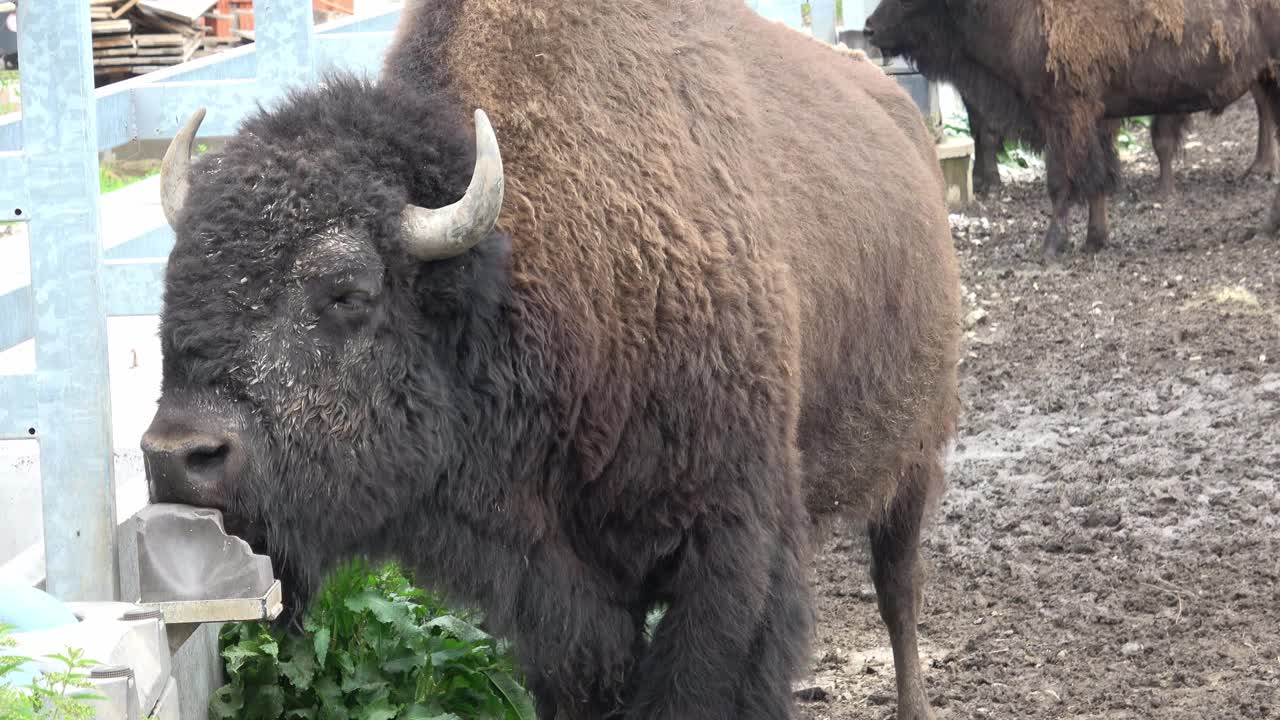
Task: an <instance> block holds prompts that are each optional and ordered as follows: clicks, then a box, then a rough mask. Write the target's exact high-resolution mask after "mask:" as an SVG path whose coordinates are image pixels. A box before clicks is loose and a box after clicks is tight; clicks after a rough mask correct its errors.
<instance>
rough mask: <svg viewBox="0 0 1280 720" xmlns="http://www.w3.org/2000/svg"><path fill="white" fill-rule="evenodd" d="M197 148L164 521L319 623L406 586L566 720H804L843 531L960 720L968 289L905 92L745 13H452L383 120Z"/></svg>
mask: <svg viewBox="0 0 1280 720" xmlns="http://www.w3.org/2000/svg"><path fill="white" fill-rule="evenodd" d="M473 108H482V109H483V110H484V111H485V112H484V113H477V114H476V115H475V118H474V127H475V134H474V136H473V135H472V133H471V132H470V128H471V127H472V125H473V118H472V109H473ZM486 118H492V121H493V123H494V127H493V128H491V127H490V125H489V123H488V120H487V119H486ZM198 121H199V117H198V116H197V117H196V118H193V122H192V123H190V124H189V125H188V127H187V128H186V129H185V130H184V132H183V133H182V134H181V135H180V136H179V137H178V138H176V139H175V142H174V143H173V145H172V147H171V149H170V153H169V156H168V157H167V158H166V162H165V166H164V173H163V174H164V177H163V186H164V188H165V196H164V199H165V207H166V211H167V212H168V214H169V216H170V217H171V218H173V222H174V223H175V230H176V234H177V243H176V245H175V246H174V249H173V252H172V254H171V256H170V258H169V265H168V271H167V272H168V274H167V278H166V290H165V299H164V311H163V317H162V321H161V330H160V335H161V343H162V349H163V353H164V378H163V394H162V397H161V400H160V403H159V407H158V409H157V412H156V416H155V419H154V421H153V423H152V425H151V427H150V428H149V429H148V431H147V433H146V435H145V437H144V438H143V441H142V446H143V448H144V450H145V453H146V459H147V466H148V474H149V479H150V483H151V488H152V497H153V499H154V500H156V501H170V502H181V503H190V504H195V505H201V506H213V507H217V508H220V509H221V510H222V511H223V512H224V514H225V517H226V520H227V524H228V527H229V528H230V529H232V530H233V531H234V532H238V533H240V534H243V535H244V536H246V537H248V538H250V539H251V540H252V542H254V543H255V545H256V546H258V547H261V548H264V549H265V550H266V551H267V552H269V553H270V554H271V556H272V557H273V559H274V561H275V564H276V568H277V570H278V572H279V573H280V574H281V576H282V577H283V578H284V579H285V580H286V582H287V583H288V587H289V592H290V594H291V595H292V597H293V598H294V602H295V604H299V603H301V602H302V601H303V600H305V598H306V595H307V593H308V592H310V591H312V590H313V589H314V588H315V586H316V584H317V583H318V582H319V580H320V579H321V578H322V576H323V575H324V573H325V572H326V571H327V570H328V569H329V568H330V567H332V565H333V564H334V563H335V562H337V561H339V560H340V559H342V558H344V557H346V556H349V555H352V554H356V553H365V554H371V555H379V556H392V557H397V558H400V559H402V560H403V561H404V562H406V563H407V564H408V565H411V566H412V567H414V568H415V569H416V570H417V571H418V577H419V578H421V579H423V580H424V581H428V582H430V583H432V584H433V585H435V586H436V589H438V590H440V591H442V592H444V593H445V594H446V596H447V597H450V598H452V599H453V600H454V601H455V602H461V603H466V604H468V605H472V606H478V607H479V608H480V609H482V610H483V611H484V612H485V614H486V617H487V621H488V623H489V624H490V625H491V626H492V629H493V630H494V631H495V632H497V633H499V634H502V635H506V636H508V637H510V638H512V639H513V640H514V641H515V646H516V652H517V654H518V656H519V658H520V660H521V662H522V665H523V668H524V671H525V672H526V674H527V678H528V682H529V685H530V688H531V689H532V691H533V692H534V694H535V695H536V697H537V700H538V707H539V713H540V715H541V716H542V717H543V718H560V719H562V720H573V719H577V718H583V719H590V720H597V719H598V718H605V717H617V718H627V719H635V720H639V719H640V718H644V719H645V720H664V719H666V720H676V719H679V720H692V719H694V718H697V719H699V720H755V719H765V718H768V719H770V720H780V719H783V718H788V717H790V714H791V705H792V700H791V682H792V681H793V679H794V678H795V677H796V676H797V675H798V674H799V673H801V672H802V671H804V669H805V667H806V664H807V662H808V642H809V633H810V625H811V615H812V609H811V605H812V602H811V597H810V590H809V584H808V577H807V574H808V570H807V566H808V562H809V558H810V555H811V552H812V547H811V541H810V537H809V531H810V522H811V520H813V519H818V518H823V517H827V516H831V515H834V514H837V513H843V514H847V515H849V516H852V517H854V518H860V519H862V520H864V521H866V522H867V523H868V527H869V531H868V532H869V537H870V544H871V550H872V555H873V558H874V567H873V569H872V577H873V579H874V582H875V586H876V589H877V595H878V598H879V604H880V612H881V614H882V616H883V618H884V620H885V623H886V624H887V626H888V629H889V635H890V639H891V641H892V645H893V651H894V657H895V666H896V671H897V681H898V691H899V709H898V714H899V717H900V718H904V719H907V718H912V719H915V718H926V717H929V715H930V713H929V708H928V702H927V700H926V698H925V692H924V685H923V681H922V679H921V670H920V666H919V659H918V656H917V650H916V617H917V604H918V594H919V592H920V589H921V586H920V581H919V580H918V578H917V555H918V551H919V545H920V533H921V526H922V524H923V523H924V522H925V520H926V517H927V514H928V511H929V509H930V507H931V506H932V504H933V503H934V502H935V501H936V499H937V497H938V494H939V491H940V489H941V487H942V485H943V476H942V464H941V454H942V452H943V450H944V447H945V446H946V444H947V443H948V442H949V439H950V438H951V437H952V435H953V433H954V429H955V418H956V414H957V406H958V399H957V389H956V364H957V355H958V334H959V282H958V276H957V268H956V261H955V257H954V253H953V250H952V243H951V236H950V232H949V228H948V224H947V215H946V211H945V208H944V204H943V195H944V193H943V186H942V176H941V170H940V167H939V164H938V160H937V157H936V153H935V150H934V145H933V142H932V140H931V138H930V136H929V133H928V131H927V129H926V127H925V124H924V122H923V121H922V118H921V116H920V113H919V111H918V110H917V108H916V107H915V105H914V103H913V102H912V101H911V100H910V98H909V97H908V96H907V95H906V94H905V93H904V92H903V91H902V90H901V89H899V88H898V86H897V85H896V83H894V81H893V80H892V79H890V78H888V77H887V76H885V75H884V74H883V73H882V72H881V71H880V70H879V69H878V68H876V67H875V66H874V65H872V64H871V63H868V62H865V61H860V60H857V59H856V58H854V57H851V56H849V55H844V54H840V53H837V52H835V51H833V50H832V49H831V48H829V47H825V46H823V45H821V44H819V43H817V42H814V41H813V40H810V39H806V38H804V37H803V36H801V35H799V34H797V33H796V32H794V31H792V30H789V29H786V28H784V27H781V26H779V25H775V24H772V23H769V22H766V21H764V20H762V19H760V18H759V17H757V16H756V15H754V14H753V13H752V12H751V11H749V10H748V9H747V8H746V7H745V5H744V4H743V3H742V2H740V0H701V1H699V2H684V3H680V4H679V7H678V9H675V8H674V6H672V5H671V4H670V3H667V2H663V1H660V0H582V1H580V2H576V3H572V4H568V3H562V2H561V0H526V1H524V2H510V1H509V0H466V1H465V2H464V1H463V0H438V1H437V2H431V3H417V4H413V5H410V6H409V8H408V9H407V10H406V12H405V16H404V19H403V20H402V24H401V27H400V29H399V32H398V35H397V38H396V40H395V42H394V45H393V47H392V49H391V51H390V54H389V56H388V60H387V63H386V66H385V68H384V72H383V75H382V77H381V78H380V80H379V81H378V82H377V83H376V84H373V83H368V82H363V81H358V80H354V79H349V78H344V77H341V76H339V77H332V78H329V79H327V80H326V81H325V82H324V83H322V84H321V86H320V87H317V88H313V89H308V90H299V91H296V92H295V93H294V94H293V95H291V96H290V97H288V98H287V99H286V100H285V101H283V102H282V103H281V104H280V105H279V106H278V107H276V108H274V109H271V110H266V111H262V112H260V113H258V114H256V115H254V116H253V117H251V118H249V119H248V120H246V121H245V122H244V123H243V125H242V126H241V129H240V131H239V134H238V135H236V136H235V137H234V138H232V139H230V140H229V141H228V142H227V144H226V146H225V148H224V149H222V150H221V151H219V152H216V153H212V154H209V155H207V156H204V157H201V158H200V159H199V160H198V161H195V162H194V163H192V162H191V161H190V159H189V153H190V149H191V143H192V138H193V136H194V133H195V126H196V124H198ZM495 129H496V130H495ZM887 187H888V188H893V192H885V190H884V188H887ZM657 603H666V604H668V610H667V611H666V615H665V618H664V620H663V621H662V623H661V625H660V626H659V627H658V629H657V632H656V634H655V636H654V638H653V639H652V641H651V642H649V641H647V640H646V639H645V636H644V633H643V627H644V621H645V615H646V611H648V610H649V609H650V608H651V607H653V606H654V605H655V604H657Z"/></svg>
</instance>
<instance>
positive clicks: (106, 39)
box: [93, 35, 133, 50]
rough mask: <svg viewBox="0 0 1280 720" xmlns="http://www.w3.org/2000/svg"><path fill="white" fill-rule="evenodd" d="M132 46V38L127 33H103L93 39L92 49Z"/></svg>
mask: <svg viewBox="0 0 1280 720" xmlns="http://www.w3.org/2000/svg"><path fill="white" fill-rule="evenodd" d="M121 47H130V48H131V47H133V38H132V37H130V36H128V35H104V36H102V37H96V38H94V39H93V49H94V50H99V49H102V48H121Z"/></svg>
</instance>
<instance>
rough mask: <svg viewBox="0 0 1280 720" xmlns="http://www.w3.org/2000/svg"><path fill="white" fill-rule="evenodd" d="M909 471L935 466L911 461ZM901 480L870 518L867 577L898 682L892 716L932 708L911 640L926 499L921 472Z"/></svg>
mask: <svg viewBox="0 0 1280 720" xmlns="http://www.w3.org/2000/svg"><path fill="white" fill-rule="evenodd" d="M912 472H913V473H917V474H924V473H929V472H941V469H940V468H936V467H935V468H927V467H920V466H917V467H916V468H913V470H912ZM911 480H912V482H909V483H906V484H904V485H903V490H902V492H901V493H900V494H899V496H898V497H897V498H895V499H894V502H893V504H892V505H891V506H890V508H889V511H888V513H886V515H885V516H884V518H882V519H881V520H880V521H879V522H875V523H872V524H871V525H870V527H869V528H868V530H867V532H868V535H869V536H870V539H871V579H872V580H873V581H874V582H875V586H876V600H877V602H878V604H879V607H880V617H881V618H883V619H884V623H885V625H886V626H888V628H889V640H890V642H891V643H892V645H893V668H894V672H895V674H896V676H897V684H898V720H931V719H932V718H933V711H932V710H930V709H929V700H928V697H927V696H926V694H925V690H924V679H923V677H922V676H921V671H920V652H919V648H918V646H917V638H916V623H917V622H918V620H919V617H918V615H919V612H920V606H921V604H922V603H921V601H920V598H921V597H922V585H923V583H922V580H921V573H920V566H919V559H920V531H921V528H922V526H923V524H924V513H925V508H926V506H927V504H928V497H927V488H929V487H931V486H932V485H933V483H931V482H929V480H928V478H927V477H913V478H911Z"/></svg>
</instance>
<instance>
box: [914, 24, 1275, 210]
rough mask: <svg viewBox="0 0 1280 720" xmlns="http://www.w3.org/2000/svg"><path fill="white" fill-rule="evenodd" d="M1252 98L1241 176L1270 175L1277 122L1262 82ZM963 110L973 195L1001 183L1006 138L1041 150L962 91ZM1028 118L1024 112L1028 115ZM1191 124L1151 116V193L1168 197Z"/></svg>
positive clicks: (1029, 134)
mask: <svg viewBox="0 0 1280 720" xmlns="http://www.w3.org/2000/svg"><path fill="white" fill-rule="evenodd" d="M902 51H903V52H904V53H906V54H909V55H913V56H920V55H922V54H923V49H922V48H919V47H916V46H914V43H913V44H912V47H907V46H904V48H903V50H902ZM930 75H931V76H932V77H934V78H935V79H939V80H944V81H945V80H947V79H948V78H947V77H946V76H947V71H946V67H945V66H943V67H934V68H933V69H932V70H931V71H930ZM1250 93H1251V95H1252V96H1253V102H1254V105H1255V107H1256V108H1257V111H1258V144H1257V148H1256V149H1255V152H1254V158H1253V164H1251V165H1250V166H1249V168H1248V169H1247V170H1246V171H1245V175H1246V176H1248V175H1257V176H1262V177H1274V175H1275V173H1276V161H1277V157H1276V125H1275V120H1274V119H1272V116H1271V106H1270V104H1268V103H1267V98H1266V95H1265V93H1264V92H1263V89H1262V85H1261V84H1259V83H1255V84H1254V85H1253V88H1252V89H1251V90H1250ZM961 101H962V102H963V103H964V106H965V111H966V113H967V114H968V116H969V131H970V134H971V136H972V137H973V155H974V160H973V189H974V192H976V193H977V194H978V195H984V196H985V195H990V194H991V193H993V192H995V191H996V190H998V189H999V188H1001V187H1003V186H1004V182H1003V181H1002V180H1001V178H1000V166H999V160H998V156H999V153H1000V150H1001V148H1003V147H1004V145H1005V140H1006V137H1008V138H1010V139H1020V140H1022V141H1023V142H1025V143H1028V144H1029V145H1031V146H1032V149H1033V150H1037V151H1043V150H1044V148H1043V142H1044V141H1043V140H1039V141H1038V142H1039V145H1036V144H1035V143H1036V142H1037V141H1036V140H1035V138H1042V137H1043V135H1042V134H1041V133H1038V132H1035V131H1028V130H1026V129H1022V128H1009V127H1007V124H1006V123H1003V122H1000V120H1001V119H993V118H988V117H986V116H985V115H983V114H982V110H981V109H980V108H979V107H977V106H976V105H975V104H974V103H972V102H970V101H968V100H966V99H965V98H964V97H963V96H961ZM1028 117H1029V114H1028ZM1190 125H1191V117H1190V116H1189V115H1187V114H1185V113H1179V114H1174V115H1156V116H1155V118H1154V122H1153V123H1152V125H1151V147H1152V148H1153V149H1154V150H1155V152H1156V158H1157V160H1158V161H1159V163H1160V177H1159V179H1158V180H1157V181H1156V193H1157V195H1158V196H1159V197H1168V196H1170V195H1172V194H1173V192H1174V174H1173V161H1174V158H1175V156H1176V155H1177V154H1178V152H1179V150H1180V148H1181V146H1182V142H1183V139H1184V138H1185V135H1186V131H1187V129H1188V128H1189V127H1190Z"/></svg>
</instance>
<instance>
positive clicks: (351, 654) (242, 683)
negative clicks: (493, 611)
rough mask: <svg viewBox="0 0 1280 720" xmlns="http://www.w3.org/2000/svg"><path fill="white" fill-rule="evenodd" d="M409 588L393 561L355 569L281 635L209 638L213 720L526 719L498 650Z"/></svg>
mask: <svg viewBox="0 0 1280 720" xmlns="http://www.w3.org/2000/svg"><path fill="white" fill-rule="evenodd" d="M479 622H480V620H479V618H478V617H477V616H475V615H471V614H465V613H456V612H452V611H450V610H448V609H446V608H445V607H443V606H442V605H441V604H440V603H439V602H438V601H437V600H435V599H434V598H433V597H431V596H430V595H428V594H427V593H425V592H423V591H422V590H420V589H418V588H416V587H414V586H413V584H412V583H411V582H410V580H409V578H407V577H406V576H405V575H404V574H403V572H402V571H401V570H400V569H399V568H398V567H397V566H396V565H394V564H386V565H382V566H378V567H372V566H370V565H368V564H366V563H365V562H363V561H355V562H352V563H351V564H349V565H347V566H345V567H343V568H341V569H339V570H338V571H337V572H336V573H334V574H333V575H332V576H331V577H330V578H329V579H328V581H327V582H326V583H325V586H324V588H323V589H322V591H321V593H320V594H319V596H318V597H317V598H316V600H315V601H314V602H313V603H312V604H311V607H310V608H309V609H308V612H307V614H306V616H305V618H304V620H303V630H304V632H302V633H300V634H285V633H283V632H280V631H276V630H270V629H268V628H267V627H266V626H264V625H261V624H258V623H235V624H228V625H227V626H225V627H224V628H223V631H222V635H221V641H220V646H221V651H222V657H223V659H224V660H225V662H226V668H227V674H228V676H229V678H230V682H229V683H228V684H227V685H224V686H223V687H221V688H219V689H218V690H217V691H216V692H215V693H214V695H213V698H212V699H211V700H210V704H209V710H210V717H211V718H213V719H214V720H231V719H232V718H235V719H236V720H464V719H465V720H481V719H484V720H535V718H536V716H535V712H534V708H533V701H532V699H531V698H530V696H529V694H528V693H527V692H526V691H525V690H524V688H523V687H522V686H521V685H520V683H519V681H518V680H517V678H516V675H515V673H514V670H513V669H512V664H511V660H510V657H509V655H508V653H507V648H506V646H505V644H503V643H501V642H500V641H498V640H497V639H495V638H493V637H491V636H490V635H488V634H487V633H485V632H484V631H483V630H481V629H480V628H479V627H478V623H479Z"/></svg>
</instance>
